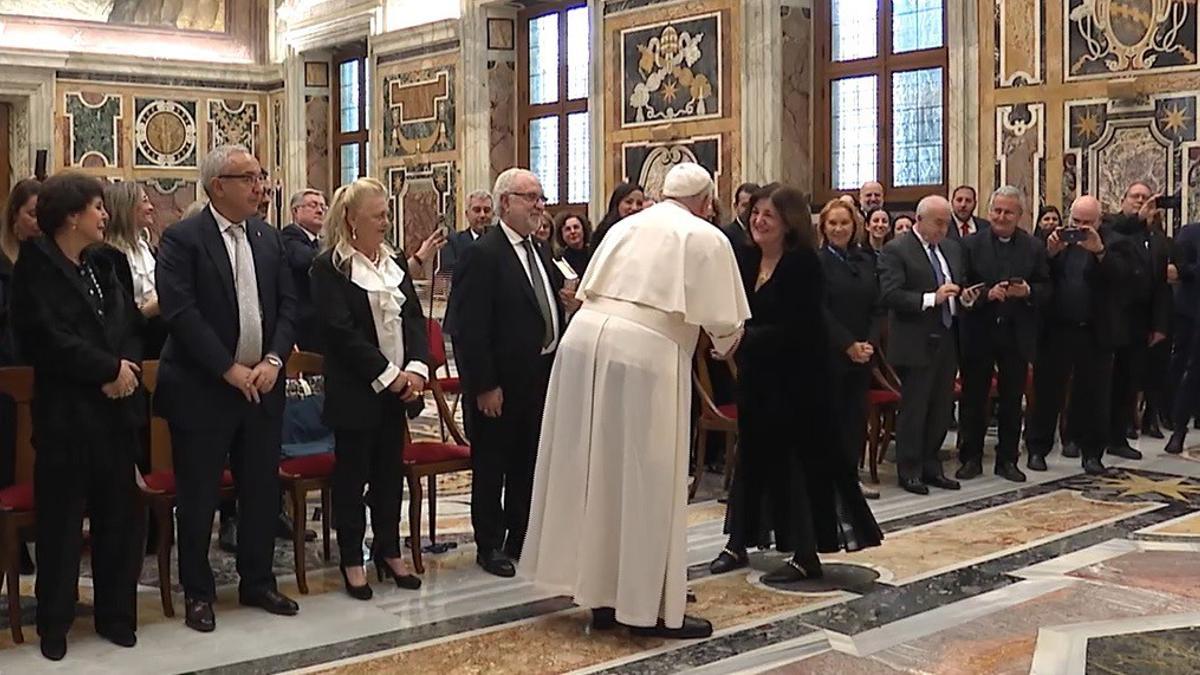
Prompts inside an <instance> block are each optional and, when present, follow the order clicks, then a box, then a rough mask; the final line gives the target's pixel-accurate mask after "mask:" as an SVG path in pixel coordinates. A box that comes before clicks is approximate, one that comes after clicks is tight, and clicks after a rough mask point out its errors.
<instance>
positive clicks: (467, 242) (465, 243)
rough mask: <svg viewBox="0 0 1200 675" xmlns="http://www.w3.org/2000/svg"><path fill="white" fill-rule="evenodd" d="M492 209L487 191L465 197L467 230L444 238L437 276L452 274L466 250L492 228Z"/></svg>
mask: <svg viewBox="0 0 1200 675" xmlns="http://www.w3.org/2000/svg"><path fill="white" fill-rule="evenodd" d="M493 208H494V207H493V206H492V195H491V193H490V192H488V191H487V190H476V191H474V192H472V193H471V194H469V195H467V211H466V216H467V229H465V230H463V231H462V232H455V233H453V234H451V235H450V236H449V237H446V246H445V247H444V248H442V251H441V253H440V257H439V258H438V267H437V271H438V273H439V274H453V273H454V268H455V267H456V266H457V265H458V262H459V261H460V260H462V257H463V254H464V253H466V251H467V248H468V247H469V246H471V245H472V244H474V243H475V242H476V241H479V238H480V237H482V236H483V233H484V232H486V231H487V229H488V228H489V227H491V226H492V222H493V220H495V216H494V213H493Z"/></svg>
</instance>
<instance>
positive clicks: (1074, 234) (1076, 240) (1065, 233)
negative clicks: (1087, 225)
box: [1058, 227, 1087, 244]
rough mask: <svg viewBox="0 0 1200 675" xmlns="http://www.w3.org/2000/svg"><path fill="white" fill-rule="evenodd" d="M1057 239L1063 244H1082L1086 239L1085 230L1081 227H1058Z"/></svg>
mask: <svg viewBox="0 0 1200 675" xmlns="http://www.w3.org/2000/svg"><path fill="white" fill-rule="evenodd" d="M1058 238H1059V239H1061V240H1062V241H1063V243H1064V244H1082V243H1083V242H1084V240H1086V239H1087V230H1085V229H1083V228H1082V227H1060V228H1058Z"/></svg>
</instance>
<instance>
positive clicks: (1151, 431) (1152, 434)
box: [1142, 420, 1165, 438]
mask: <svg viewBox="0 0 1200 675" xmlns="http://www.w3.org/2000/svg"><path fill="white" fill-rule="evenodd" d="M1142 435H1143V436H1145V437H1147V438H1165V436H1163V432H1162V429H1160V428H1159V427H1158V423H1157V422H1155V421H1154V420H1150V421H1149V422H1147V423H1143V424H1142Z"/></svg>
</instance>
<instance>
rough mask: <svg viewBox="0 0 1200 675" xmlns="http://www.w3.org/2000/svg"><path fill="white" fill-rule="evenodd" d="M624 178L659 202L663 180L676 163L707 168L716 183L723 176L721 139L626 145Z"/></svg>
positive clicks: (623, 147) (707, 138) (623, 159)
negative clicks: (636, 184)
mask: <svg viewBox="0 0 1200 675" xmlns="http://www.w3.org/2000/svg"><path fill="white" fill-rule="evenodd" d="M621 156H622V161H623V164H622V175H623V176H625V178H626V179H628V180H631V181H633V182H635V183H638V184H639V185H641V186H642V187H643V188H645V189H646V192H647V193H649V194H651V195H653V196H654V197H655V198H656V199H657V198H658V197H659V196H661V195H662V186H663V180H665V179H666V177H667V172H668V171H670V170H671V167H673V166H675V165H676V164H682V163H684V162H695V163H696V164H699V165H700V166H703V167H704V168H706V169H708V170H709V172H710V173H712V175H713V178H714V180H716V181H718V183H719V182H720V177H721V161H722V156H721V136H719V135H717V136H697V137H695V138H685V139H680V140H675V141H661V142H655V141H648V142H643V143H626V144H625V145H624V146H622V148H621Z"/></svg>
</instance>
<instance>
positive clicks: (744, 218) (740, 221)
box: [721, 183, 758, 250]
mask: <svg viewBox="0 0 1200 675" xmlns="http://www.w3.org/2000/svg"><path fill="white" fill-rule="evenodd" d="M755 192H758V184H757V183H742V184H741V185H739V186H738V187H737V190H736V191H735V192H734V193H733V214H734V215H733V221H732V222H730V223H729V224H728V225H724V226H722V227H721V231H722V232H724V233H725V236H726V237H729V241H730V243H732V244H733V247H734V249H735V250H736V249H737V248H738V247H740V246H745V245H746V244H747V243H749V241H750V198H751V197H752V196H754V193H755Z"/></svg>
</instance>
